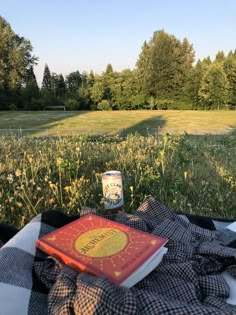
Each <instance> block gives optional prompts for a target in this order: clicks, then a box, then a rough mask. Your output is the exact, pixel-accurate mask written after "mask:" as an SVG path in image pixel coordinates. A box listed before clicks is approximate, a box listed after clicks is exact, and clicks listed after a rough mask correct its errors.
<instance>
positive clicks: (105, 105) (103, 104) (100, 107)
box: [97, 100, 112, 110]
mask: <svg viewBox="0 0 236 315" xmlns="http://www.w3.org/2000/svg"><path fill="white" fill-rule="evenodd" d="M97 109H98V110H112V107H111V104H110V103H109V101H108V100H102V101H101V102H99V103H98V105H97Z"/></svg>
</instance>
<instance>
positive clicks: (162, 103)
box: [157, 99, 193, 110]
mask: <svg viewBox="0 0 236 315" xmlns="http://www.w3.org/2000/svg"><path fill="white" fill-rule="evenodd" d="M157 107H158V109H162V110H167V109H176V110H186V109H193V106H192V103H191V102H189V101H182V100H181V101H180V100H172V99H161V100H158V101H157Z"/></svg>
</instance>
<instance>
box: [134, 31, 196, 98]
mask: <svg viewBox="0 0 236 315" xmlns="http://www.w3.org/2000/svg"><path fill="white" fill-rule="evenodd" d="M193 61H194V51H193V47H192V45H190V44H189V42H188V41H187V39H184V40H183V42H182V43H181V42H180V41H179V40H178V39H176V38H175V36H173V35H169V34H167V33H166V32H165V31H164V30H161V31H158V32H154V34H153V37H152V39H151V40H150V42H149V43H146V42H145V43H144V45H143V47H142V52H141V54H140V55H139V59H138V61H137V70H138V73H139V75H140V76H141V78H140V82H142V81H143V82H142V84H143V85H144V90H143V91H144V94H146V95H149V96H150V95H153V96H154V97H155V98H157V97H158V98H159V99H160V98H161V99H162V98H176V97H178V96H179V95H180V94H181V91H182V88H183V86H184V85H185V84H186V83H187V81H188V74H189V73H190V71H191V68H192V63H193Z"/></svg>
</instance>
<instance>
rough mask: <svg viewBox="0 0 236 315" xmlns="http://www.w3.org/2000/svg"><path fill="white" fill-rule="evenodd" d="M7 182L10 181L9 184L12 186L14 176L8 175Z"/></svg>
mask: <svg viewBox="0 0 236 315" xmlns="http://www.w3.org/2000/svg"><path fill="white" fill-rule="evenodd" d="M7 180H8V182H9V184H12V183H13V181H14V180H13V175H12V174H8V175H7Z"/></svg>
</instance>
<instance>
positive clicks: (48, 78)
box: [42, 64, 52, 93]
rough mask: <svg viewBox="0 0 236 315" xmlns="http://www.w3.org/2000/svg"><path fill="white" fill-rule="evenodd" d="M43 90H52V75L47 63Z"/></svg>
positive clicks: (49, 91)
mask: <svg viewBox="0 0 236 315" xmlns="http://www.w3.org/2000/svg"><path fill="white" fill-rule="evenodd" d="M42 91H47V92H48V93H51V92H52V76H51V72H50V70H49V67H48V65H47V64H46V65H45V67H44V73H43V81H42Z"/></svg>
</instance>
